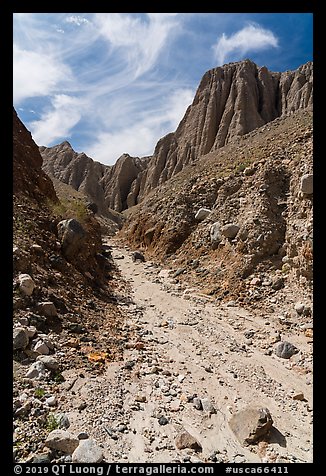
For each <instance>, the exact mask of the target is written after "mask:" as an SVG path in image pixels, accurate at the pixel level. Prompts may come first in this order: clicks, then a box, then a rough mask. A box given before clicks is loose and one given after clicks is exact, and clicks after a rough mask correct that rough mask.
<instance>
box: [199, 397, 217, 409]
mask: <svg viewBox="0 0 326 476" xmlns="http://www.w3.org/2000/svg"><path fill="white" fill-rule="evenodd" d="M201 406H202V409H203V411H204V412H209V413H216V408H215V407H214V405H213V404H212V403H211V401H210V400H209V399H208V398H201Z"/></svg>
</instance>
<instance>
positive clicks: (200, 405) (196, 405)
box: [192, 397, 203, 410]
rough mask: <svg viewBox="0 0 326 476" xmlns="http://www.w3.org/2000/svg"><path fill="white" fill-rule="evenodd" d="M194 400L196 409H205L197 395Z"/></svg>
mask: <svg viewBox="0 0 326 476" xmlns="http://www.w3.org/2000/svg"><path fill="white" fill-rule="evenodd" d="M192 402H193V405H194V407H195V408H196V410H202V409H203V407H202V404H201V399H200V398H198V397H195V398H194V399H193V401H192Z"/></svg>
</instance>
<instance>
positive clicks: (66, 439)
mask: <svg viewBox="0 0 326 476" xmlns="http://www.w3.org/2000/svg"><path fill="white" fill-rule="evenodd" d="M45 445H46V446H47V447H48V448H51V449H52V450H56V451H62V452H63V453H68V454H71V453H73V452H74V451H75V449H76V448H77V447H78V445H79V440H78V439H77V438H76V437H75V436H73V435H72V434H71V433H69V431H66V430H53V431H51V432H50V433H49V434H48V436H47V437H46V440H45Z"/></svg>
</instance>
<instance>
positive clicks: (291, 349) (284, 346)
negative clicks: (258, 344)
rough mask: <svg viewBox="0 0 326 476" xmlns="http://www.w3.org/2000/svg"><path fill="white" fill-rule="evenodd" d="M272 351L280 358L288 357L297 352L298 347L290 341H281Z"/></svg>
mask: <svg viewBox="0 0 326 476" xmlns="http://www.w3.org/2000/svg"><path fill="white" fill-rule="evenodd" d="M274 352H275V354H276V355H277V356H278V357H281V358H282V359H289V358H290V357H292V355H294V354H297V353H298V352H299V349H298V348H297V347H295V346H294V345H293V344H291V343H290V342H286V341H282V342H279V343H278V344H277V345H276V347H275V349H274Z"/></svg>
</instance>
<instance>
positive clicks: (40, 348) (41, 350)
mask: <svg viewBox="0 0 326 476" xmlns="http://www.w3.org/2000/svg"><path fill="white" fill-rule="evenodd" d="M33 350H34V351H35V352H37V353H38V354H41V355H48V354H49V353H50V349H49V348H48V346H47V345H46V344H45V343H44V342H43V341H42V340H39V341H38V342H37V343H36V344H35V346H34V349H33Z"/></svg>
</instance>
